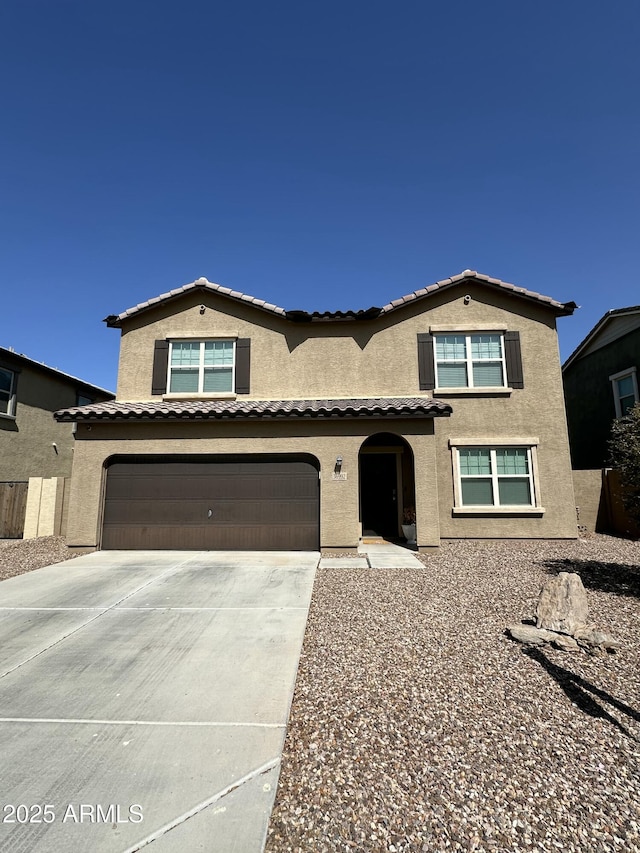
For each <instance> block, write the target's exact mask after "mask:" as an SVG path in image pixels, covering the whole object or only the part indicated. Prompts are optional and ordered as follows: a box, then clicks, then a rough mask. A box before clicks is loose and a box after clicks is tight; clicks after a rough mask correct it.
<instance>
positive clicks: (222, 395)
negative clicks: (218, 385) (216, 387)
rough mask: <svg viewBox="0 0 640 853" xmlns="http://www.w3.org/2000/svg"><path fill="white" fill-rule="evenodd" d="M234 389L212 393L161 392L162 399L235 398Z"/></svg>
mask: <svg viewBox="0 0 640 853" xmlns="http://www.w3.org/2000/svg"><path fill="white" fill-rule="evenodd" d="M237 396H238V395H237V394H236V393H235V392H234V391H218V392H217V393H212V394H163V395H162V399H163V400H235V399H236V397H237Z"/></svg>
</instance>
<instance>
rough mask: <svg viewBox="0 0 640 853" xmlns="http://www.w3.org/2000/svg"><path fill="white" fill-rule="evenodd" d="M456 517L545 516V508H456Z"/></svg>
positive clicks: (454, 509)
mask: <svg viewBox="0 0 640 853" xmlns="http://www.w3.org/2000/svg"><path fill="white" fill-rule="evenodd" d="M452 512H453V514H454V515H544V513H545V512H546V510H545V508H544V507H543V506H454V507H453V510H452Z"/></svg>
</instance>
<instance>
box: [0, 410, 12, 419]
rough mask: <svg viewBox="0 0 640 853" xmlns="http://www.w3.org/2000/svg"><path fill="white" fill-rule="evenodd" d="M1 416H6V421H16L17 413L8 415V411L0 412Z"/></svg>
mask: <svg viewBox="0 0 640 853" xmlns="http://www.w3.org/2000/svg"><path fill="white" fill-rule="evenodd" d="M0 418H4V420H5V421H15V419H16V416H15V415H8V414H7V413H6V412H0Z"/></svg>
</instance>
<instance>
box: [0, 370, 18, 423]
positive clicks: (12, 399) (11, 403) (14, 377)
mask: <svg viewBox="0 0 640 853" xmlns="http://www.w3.org/2000/svg"><path fill="white" fill-rule="evenodd" d="M0 370H2V371H3V372H4V373H8V374H10V376H11V383H10V385H9V398H8V400H7V411H6V412H0V418H10V419H11V420H15V417H16V403H17V399H16V397H17V395H16V386H17V382H18V374H17V372H16V371H15V370H12V369H11V368H10V367H5V366H4V365H0Z"/></svg>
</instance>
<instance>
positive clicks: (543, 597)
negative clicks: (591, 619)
mask: <svg viewBox="0 0 640 853" xmlns="http://www.w3.org/2000/svg"><path fill="white" fill-rule="evenodd" d="M588 616H589V606H588V604H587V594H586V592H585V591H584V586H583V585H582V580H581V579H580V575H577V574H575V572H560V574H559V575H558V576H557V577H555V578H551V579H550V580H548V581H547V582H546V584H545V585H544V586H543V587H542V590H541V592H540V598H539V599H538V604H537V607H536V627H538V628H544V629H547V630H549V631H557V632H559V633H561V634H570V635H573V634H574V633H575V632H576V631H578V630H580V629H581V628H585V627H586V625H587V619H588Z"/></svg>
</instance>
